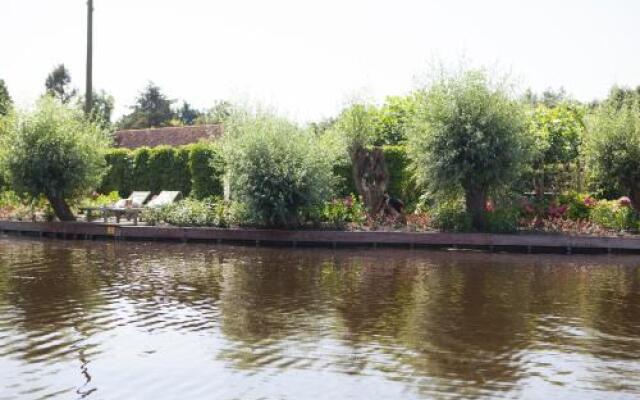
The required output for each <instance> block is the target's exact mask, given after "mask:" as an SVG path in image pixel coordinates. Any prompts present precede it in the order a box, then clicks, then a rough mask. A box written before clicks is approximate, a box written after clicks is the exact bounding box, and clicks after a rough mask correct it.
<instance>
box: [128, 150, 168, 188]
mask: <svg viewBox="0 0 640 400" xmlns="http://www.w3.org/2000/svg"><path fill="white" fill-rule="evenodd" d="M150 157H151V149H149V148H148V147H140V148H139V149H136V150H134V151H133V174H132V176H133V179H132V180H131V182H132V185H131V187H132V188H133V189H135V190H151V187H152V185H153V181H154V180H155V171H152V170H151V169H150V168H149V158H150ZM133 189H132V190H133ZM167 190H168V189H167Z"/></svg>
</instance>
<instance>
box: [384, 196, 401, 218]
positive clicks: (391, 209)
mask: <svg viewBox="0 0 640 400" xmlns="http://www.w3.org/2000/svg"><path fill="white" fill-rule="evenodd" d="M384 213H385V214H387V215H390V216H391V217H393V218H398V217H400V218H402V217H404V203H403V202H402V200H400V199H396V198H394V197H391V196H389V193H385V194H384Z"/></svg>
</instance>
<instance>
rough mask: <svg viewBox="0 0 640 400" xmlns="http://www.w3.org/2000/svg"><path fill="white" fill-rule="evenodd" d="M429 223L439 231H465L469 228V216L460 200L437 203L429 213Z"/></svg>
mask: <svg viewBox="0 0 640 400" xmlns="http://www.w3.org/2000/svg"><path fill="white" fill-rule="evenodd" d="M430 217H431V224H432V226H433V227H434V228H435V229H438V230H441V231H452V232H465V231H469V230H471V216H470V215H469V214H468V213H467V210H466V209H465V205H464V202H463V201H462V200H446V201H442V202H440V203H438V205H436V207H434V208H433V210H432V211H431V213H430Z"/></svg>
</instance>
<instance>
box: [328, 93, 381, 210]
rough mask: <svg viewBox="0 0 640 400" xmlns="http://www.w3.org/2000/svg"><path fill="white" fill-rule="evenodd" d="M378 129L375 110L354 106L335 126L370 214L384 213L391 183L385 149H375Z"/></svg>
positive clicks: (362, 105)
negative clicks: (386, 196)
mask: <svg viewBox="0 0 640 400" xmlns="http://www.w3.org/2000/svg"><path fill="white" fill-rule="evenodd" d="M376 126H377V115H376V110H375V109H373V108H372V107H371V106H367V105H364V104H354V105H352V106H350V107H348V108H347V109H345V110H344V111H343V112H342V114H341V115H340V117H339V118H338V121H337V123H336V127H335V129H336V130H337V131H338V132H340V133H341V134H342V135H343V136H344V138H345V139H346V143H347V151H348V153H349V157H350V159H351V168H352V172H353V180H354V183H355V187H356V190H357V191H358V194H359V195H360V196H362V199H363V201H364V204H365V206H366V208H367V212H368V213H369V214H370V215H376V214H377V213H378V212H380V211H381V210H382V207H383V206H384V193H385V190H386V189H387V185H388V184H389V173H388V172H387V168H386V165H385V162H384V153H383V151H382V148H380V147H378V146H374V144H375V142H376V139H377V138H378V135H377V132H376Z"/></svg>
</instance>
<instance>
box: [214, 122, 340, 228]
mask: <svg viewBox="0 0 640 400" xmlns="http://www.w3.org/2000/svg"><path fill="white" fill-rule="evenodd" d="M223 155H224V159H225V165H226V171H227V174H228V176H227V179H228V182H229V183H230V189H231V197H232V198H233V199H234V200H238V201H239V202H240V203H241V204H242V205H244V207H246V211H247V214H246V218H247V220H248V221H250V222H253V223H256V224H258V225H262V226H275V227H291V226H296V225H298V224H300V223H301V222H302V221H303V218H304V215H305V211H308V210H309V209H310V208H312V207H317V206H319V205H321V204H323V202H324V201H326V200H328V199H329V198H330V196H331V194H332V188H333V184H334V177H333V174H332V171H331V161H330V159H329V157H327V155H326V154H325V152H324V151H323V150H322V148H321V146H319V145H318V142H317V138H316V137H315V135H313V134H312V133H311V132H310V131H304V130H302V129H300V128H299V127H298V126H297V125H295V124H293V123H291V122H289V121H287V120H285V119H283V118H280V117H277V116H274V115H272V114H270V113H265V112H257V113H253V112H239V111H237V112H235V113H234V115H232V116H231V117H230V118H228V119H227V120H226V122H225V136H224V139H223Z"/></svg>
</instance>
